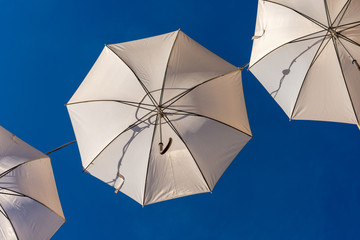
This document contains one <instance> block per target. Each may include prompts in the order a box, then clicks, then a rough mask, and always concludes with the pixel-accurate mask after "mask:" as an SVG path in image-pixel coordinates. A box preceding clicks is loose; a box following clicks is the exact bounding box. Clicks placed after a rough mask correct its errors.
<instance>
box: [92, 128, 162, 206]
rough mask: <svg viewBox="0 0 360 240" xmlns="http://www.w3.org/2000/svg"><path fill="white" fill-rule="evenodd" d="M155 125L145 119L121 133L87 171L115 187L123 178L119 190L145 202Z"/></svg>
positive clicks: (141, 202)
mask: <svg viewBox="0 0 360 240" xmlns="http://www.w3.org/2000/svg"><path fill="white" fill-rule="evenodd" d="M154 129H155V125H152V124H149V123H148V122H144V123H142V124H139V125H137V126H135V127H133V128H131V129H129V130H127V131H126V132H124V133H122V134H121V135H119V136H118V137H116V138H115V140H114V141H113V142H111V143H110V144H109V145H108V146H107V147H106V148H104V150H103V151H102V152H101V154H100V155H99V156H98V157H97V158H96V159H94V161H93V162H92V164H90V166H89V167H88V169H87V171H88V172H89V173H90V174H91V175H93V176H95V177H97V178H99V179H100V180H102V181H104V182H106V183H107V184H109V185H110V186H112V187H114V188H118V187H119V186H118V185H116V183H117V181H120V180H121V178H123V185H122V186H121V188H120V191H121V192H123V193H124V194H126V195H128V196H129V197H131V198H133V199H134V200H135V201H137V202H138V203H140V204H143V202H144V188H145V187H144V186H145V178H146V171H147V165H148V161H149V154H150V147H151V141H152V139H153V133H154ZM118 174H120V176H119V175H118Z"/></svg>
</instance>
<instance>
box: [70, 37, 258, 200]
mask: <svg viewBox="0 0 360 240" xmlns="http://www.w3.org/2000/svg"><path fill="white" fill-rule="evenodd" d="M67 108H68V111H69V114H70V117H71V121H72V124H73V127H74V131H75V135H76V139H77V141H78V146H79V150H80V154H81V159H82V163H83V167H84V171H86V172H88V173H90V174H91V175H93V176H95V177H97V178H99V179H101V180H102V181H104V182H106V183H108V184H109V185H110V186H112V187H114V188H115V189H116V191H119V190H120V191H121V192H123V193H124V194H126V195H128V196H129V197H131V198H133V199H134V200H136V201H137V202H139V203H140V204H142V205H146V204H150V203H155V202H159V201H164V200H168V199H172V198H177V197H182V196H186V195H190V194H196V193H203V192H211V191H212V190H213V188H214V186H215V184H216V182H217V181H218V179H219V178H220V176H221V175H222V174H223V173H224V171H225V170H226V168H227V167H228V166H229V164H230V163H231V162H232V160H233V159H234V158H235V156H236V155H237V154H238V153H239V151H240V150H241V149H242V148H243V147H244V146H245V144H246V143H247V142H248V141H249V140H250V139H251V137H252V136H251V131H250V126H249V122H248V118H247V113H246V107H245V101H244V95H243V89H242V82H241V69H239V68H236V67H235V66H233V65H232V64H230V63H228V62H226V61H225V60H223V59H222V58H220V57H218V56H217V55H215V54H214V53H212V52H210V51H209V50H207V49H206V48H204V47H203V46H201V45H200V44H198V43H197V42H195V41H194V40H192V39H191V38H189V37H188V36H187V35H185V34H184V33H183V32H181V31H180V30H179V31H175V32H171V33H168V34H164V35H160V36H156V37H151V38H146V39H141V40H137V41H131V42H126V43H120V44H113V45H108V46H105V48H104V49H103V51H102V53H101V55H100V56H99V58H98V60H97V61H96V63H95V64H94V66H93V67H92V69H91V71H90V72H89V74H88V75H87V76H86V78H85V80H84V81H83V83H82V84H81V85H80V87H79V88H78V90H77V91H76V93H75V94H74V95H73V97H72V98H71V99H70V101H69V102H68V104H67Z"/></svg>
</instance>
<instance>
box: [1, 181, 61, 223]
mask: <svg viewBox="0 0 360 240" xmlns="http://www.w3.org/2000/svg"><path fill="white" fill-rule="evenodd" d="M1 188H2V189H5V190H8V191H10V192H13V193H15V194H19V195H18V196H19V197H27V198H29V199H31V200H33V201H35V202H37V203H39V204H41V205H42V206H44V207H46V208H47V209H49V210H50V211H51V212H53V213H54V214H55V215H56V216H58V217H59V218H61V219H62V220H64V222H66V220H65V218H63V217H62V216H60V215H59V214H57V213H56V212H55V211H54V210H52V209H51V208H49V207H48V206H46V205H45V204H44V203H42V202H40V201H38V200H36V199H35V198H32V197H30V196H28V195H25V194H23V193H21V192H17V191H14V190H12V189H9V188H5V187H1Z"/></svg>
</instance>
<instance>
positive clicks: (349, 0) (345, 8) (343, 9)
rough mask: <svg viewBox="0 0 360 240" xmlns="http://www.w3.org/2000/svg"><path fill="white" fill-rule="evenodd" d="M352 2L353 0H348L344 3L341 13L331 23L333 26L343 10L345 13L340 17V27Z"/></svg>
mask: <svg viewBox="0 0 360 240" xmlns="http://www.w3.org/2000/svg"><path fill="white" fill-rule="evenodd" d="M350 3H351V0H348V1H347V2H346V3H345V4H344V6H343V7H342V9H341V10H340V12H339V14H338V15H337V16H336V18H335V20H334V22H333V23H332V24H331V27H333V26H334V24H335V22H336V21H337V19H338V18H339V17H340V15H341V13H342V12H343V14H342V15H341V17H340V20H339V24H338V26H337V27H339V25H340V23H341V21H342V19H343V18H344V16H345V13H346V11H347V10H348V8H349V6H350Z"/></svg>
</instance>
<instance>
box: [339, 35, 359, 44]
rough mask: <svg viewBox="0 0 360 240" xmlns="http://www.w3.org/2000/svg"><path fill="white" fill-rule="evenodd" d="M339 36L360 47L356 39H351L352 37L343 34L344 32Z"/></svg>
mask: <svg viewBox="0 0 360 240" xmlns="http://www.w3.org/2000/svg"><path fill="white" fill-rule="evenodd" d="M339 37H340V38H342V39H344V40H346V41H348V42H349V43H352V44H354V45H356V46H358V47H360V44H359V43H357V42H355V41H354V40H352V39H350V38H348V37H346V36H344V35H342V34H339Z"/></svg>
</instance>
